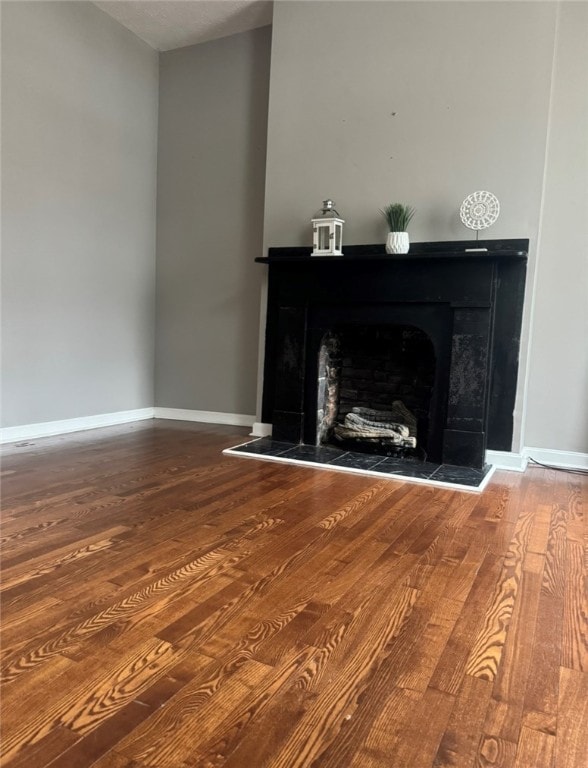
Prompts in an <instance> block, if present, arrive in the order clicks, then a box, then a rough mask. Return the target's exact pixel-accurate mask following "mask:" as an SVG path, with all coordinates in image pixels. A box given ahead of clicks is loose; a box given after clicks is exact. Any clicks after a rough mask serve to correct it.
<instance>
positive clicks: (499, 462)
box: [486, 451, 527, 472]
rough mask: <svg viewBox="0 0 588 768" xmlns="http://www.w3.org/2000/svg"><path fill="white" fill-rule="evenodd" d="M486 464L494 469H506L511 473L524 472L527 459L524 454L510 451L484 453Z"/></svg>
mask: <svg viewBox="0 0 588 768" xmlns="http://www.w3.org/2000/svg"><path fill="white" fill-rule="evenodd" d="M486 463H487V464H492V465H493V466H494V467H496V469H508V470H510V471H511V472H524V471H525V469H526V468H527V457H526V456H525V454H524V453H511V452H510V451H486Z"/></svg>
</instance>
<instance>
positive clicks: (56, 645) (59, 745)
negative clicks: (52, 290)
mask: <svg viewBox="0 0 588 768" xmlns="http://www.w3.org/2000/svg"><path fill="white" fill-rule="evenodd" d="M244 435H245V430H240V429H236V428H228V427H226V428H223V427H210V426H204V425H195V424H184V423H179V422H157V421H156V422H144V423H141V424H135V425H130V426H124V427H115V428H109V429H102V430H93V431H91V432H83V433H78V434H74V435H69V436H62V437H58V438H49V439H44V440H36V441H31V442H30V444H21V445H20V446H18V445H17V446H11V447H9V448H6V449H5V450H4V458H3V463H2V480H3V527H2V545H3V560H2V566H3V582H2V600H3V628H2V654H3V655H2V680H3V708H2V721H3V739H2V744H3V755H4V758H3V762H2V765H3V766H6V767H7V768H17V767H18V768H20V767H21V766H22V767H23V768H24V767H25V766H26V768H41V766H49V765H50V766H52V768H86V767H89V766H93V767H94V768H147V767H148V766H152V767H153V768H188V767H190V768H195V767H199V768H204V767H205V766H206V767H208V768H220V766H223V767H226V768H263V767H265V766H268V767H270V766H271V768H301V767H302V766H308V767H310V766H313V767H314V768H319V767H320V768H327V767H328V768H433V767H434V768H442V767H444V766H446V767H447V768H449V766H451V767H452V768H454V767H456V766H457V767H459V768H466V767H468V768H469V767H473V766H477V767H480V766H502V767H503V768H507V767H511V766H512V767H513V768H547V767H548V766H551V767H552V768H553V767H555V768H583V767H584V766H585V765H587V764H588V762H587V758H588V711H587V708H588V639H587V626H586V617H587V614H588V610H587V605H586V591H585V588H584V582H583V578H584V576H585V560H584V557H583V556H584V549H583V546H584V542H585V539H584V535H585V531H586V529H585V520H586V500H587V496H588V482H587V479H586V478H585V477H582V476H580V475H574V474H568V473H562V472H555V471H551V470H546V469H541V468H533V469H529V470H528V471H527V472H526V473H525V474H524V475H520V474H517V473H507V472H498V473H496V475H495V476H494V478H493V479H492V481H491V483H490V485H489V486H488V488H487V489H486V491H484V493H482V494H481V495H474V494H469V493H463V492H461V491H455V490H445V489H438V488H431V487H427V486H422V485H412V484H408V483H401V482H398V481H392V480H387V479H382V480H380V479H378V478H375V479H374V478H370V477H365V476H364V477H361V476H354V475H347V474H341V473H337V472H330V471H321V470H314V469H309V468H306V467H295V466H291V465H284V464H272V463H265V462H261V461H253V460H247V459H238V458H234V457H225V456H222V455H221V450H222V449H223V448H225V447H228V446H230V445H234V444H235V443H237V442H239V441H241V440H242V439H243V436H244Z"/></svg>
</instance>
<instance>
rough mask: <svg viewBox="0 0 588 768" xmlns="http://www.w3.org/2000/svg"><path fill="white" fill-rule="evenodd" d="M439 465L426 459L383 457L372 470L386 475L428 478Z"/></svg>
mask: <svg viewBox="0 0 588 768" xmlns="http://www.w3.org/2000/svg"><path fill="white" fill-rule="evenodd" d="M439 467H440V465H439V464H431V463H430V462H427V461H413V460H410V459H384V460H383V461H381V462H380V463H379V464H378V465H377V466H375V467H374V471H375V472H384V473H386V474H388V475H401V476H403V477H419V478H421V479H422V480H428V479H429V478H430V477H431V476H432V475H433V474H434V473H435V472H436V471H437V470H438V469H439Z"/></svg>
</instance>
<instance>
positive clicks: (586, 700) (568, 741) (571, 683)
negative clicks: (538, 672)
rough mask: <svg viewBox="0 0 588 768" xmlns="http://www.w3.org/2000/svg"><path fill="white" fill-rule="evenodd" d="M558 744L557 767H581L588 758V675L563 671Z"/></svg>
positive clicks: (562, 669)
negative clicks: (587, 757)
mask: <svg viewBox="0 0 588 768" xmlns="http://www.w3.org/2000/svg"><path fill="white" fill-rule="evenodd" d="M557 722H558V726H557V737H556V742H555V765H556V766H557V768H578V766H581V765H585V764H586V756H587V755H588V728H587V727H586V726H587V725H588V675H587V674H586V673H585V672H579V671H578V670H575V669H567V668H566V667H562V668H561V674H560V681H559V707H558V718H557Z"/></svg>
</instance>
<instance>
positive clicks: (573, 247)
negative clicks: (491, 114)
mask: <svg viewBox="0 0 588 768" xmlns="http://www.w3.org/2000/svg"><path fill="white" fill-rule="evenodd" d="M554 65H555V66H554V79H553V95H552V104H551V120H550V131H549V144H548V152H547V165H546V169H545V170H546V174H545V198H544V206H543V216H542V226H541V232H540V244H539V263H538V270H537V285H536V290H535V306H534V313H533V331H532V343H531V357H530V366H529V386H528V398H527V419H526V430H525V443H526V445H528V446H533V447H539V448H556V449H560V450H569V451H580V452H588V245H587V242H586V233H587V227H586V218H587V215H588V4H587V3H562V5H561V13H560V20H559V28H558V40H557V48H556V56H555V62H554Z"/></svg>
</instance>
